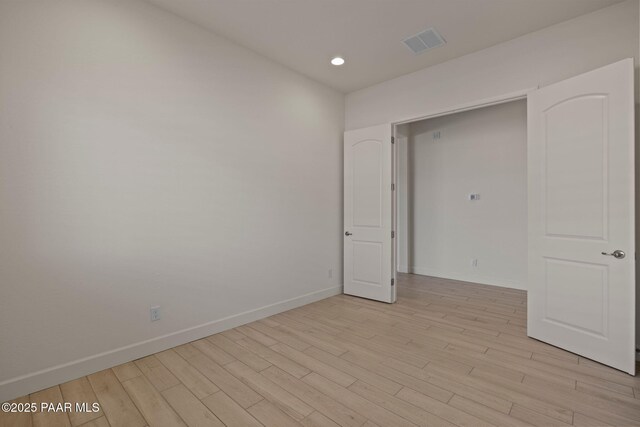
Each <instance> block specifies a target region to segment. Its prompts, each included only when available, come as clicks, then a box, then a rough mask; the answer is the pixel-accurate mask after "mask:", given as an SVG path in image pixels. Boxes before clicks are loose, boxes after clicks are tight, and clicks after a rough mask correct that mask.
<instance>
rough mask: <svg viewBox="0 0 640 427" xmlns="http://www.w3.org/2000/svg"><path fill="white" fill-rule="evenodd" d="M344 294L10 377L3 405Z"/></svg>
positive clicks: (320, 294) (296, 301)
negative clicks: (14, 399) (12, 400)
mask: <svg viewBox="0 0 640 427" xmlns="http://www.w3.org/2000/svg"><path fill="white" fill-rule="evenodd" d="M341 293H342V285H340V286H333V287H330V288H325V289H322V290H320V291H315V292H311V293H308V294H306V295H302V296H299V297H295V298H291V299H288V300H284V301H280V302H277V303H274V304H270V305H266V306H264V307H260V308H257V309H254V310H249V311H245V312H243V313H239V314H235V315H232V316H228V317H225V318H222V319H218V320H214V321H211V322H207V323H203V324H201V325H197V326H193V327H191V328H187V329H183V330H180V331H177V332H172V333H169V334H166V335H162V336H159V337H155V338H151V339H148V340H145V341H140V342H137V343H134V344H130V345H127V346H124V347H120V348H117V349H114V350H109V351H105V352H103V353H99V354H96V355H93V356H89V357H84V358H82V359H78V360H74V361H72V362H68V363H64V364H61V365H58V366H53V367H51V368H46V369H43V370H40V371H37V372H33V373H30V374H26V375H22V376H19V377H14V378H10V379H8V380H5V381H2V382H0V402H5V401H7V400H10V399H13V398H16V397H18V396H23V395H26V394H29V393H32V392H34V391H38V390H42V389H44V388H47V387H51V386H54V385H56V384H60V383H63V382H66V381H70V380H73V379H76V378H79V377H82V376H84V375H88V374H91V373H93V372H97V371H100V370H103V369H107V368H110V367H112V366H117V365H119V364H121V363H125V362H128V361H131V360H135V359H138V358H140V357H143V356H148V355H150V354H153V353H157V352H159V351H163V350H166V349H168V348H172V347H175V346H178V345H182V344H185V343H188V342H191V341H194V340H197V339H201V338H204V337H206V336H209V335H213V334H217V333H218V332H222V331H225V330H227V329H231V328H235V327H236V326H240V325H244V324H246V323H250V322H253V321H255V320H259V319H263V318H265V317H268V316H272V315H274V314H277V313H282V312H283V311H287V310H291V309H294V308H297V307H301V306H303V305H306V304H310V303H312V302H315V301H319V300H322V299H325V298H329V297H331V296H334V295H339V294H341Z"/></svg>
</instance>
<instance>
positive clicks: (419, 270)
mask: <svg viewBox="0 0 640 427" xmlns="http://www.w3.org/2000/svg"><path fill="white" fill-rule="evenodd" d="M408 270H409V273H411V274H419V275H421V276H431V277H438V278H440V279H451V280H459V281H461V282H471V283H480V284H481V285H491V286H499V287H501V288H509V289H520V290H523V291H526V290H527V287H526V286H525V285H524V284H523V283H520V282H517V281H514V280H509V279H501V278H499V277H490V276H479V275H475V274H465V273H456V272H442V271H436V270H431V269H429V268H424V267H409V268H408Z"/></svg>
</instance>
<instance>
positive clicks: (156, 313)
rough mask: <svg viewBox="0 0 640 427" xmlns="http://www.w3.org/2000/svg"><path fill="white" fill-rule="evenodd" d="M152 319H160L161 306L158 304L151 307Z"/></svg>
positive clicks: (153, 320)
mask: <svg viewBox="0 0 640 427" xmlns="http://www.w3.org/2000/svg"><path fill="white" fill-rule="evenodd" d="M150 313H151V321H152V322H155V321H156V320H160V306H159V305H156V306H155V307H151V310H150Z"/></svg>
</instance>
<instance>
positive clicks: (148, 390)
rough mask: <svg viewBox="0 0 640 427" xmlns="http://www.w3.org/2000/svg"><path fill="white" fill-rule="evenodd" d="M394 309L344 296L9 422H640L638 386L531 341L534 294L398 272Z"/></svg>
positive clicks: (105, 381)
mask: <svg viewBox="0 0 640 427" xmlns="http://www.w3.org/2000/svg"><path fill="white" fill-rule="evenodd" d="M398 294H399V297H398V302H397V303H396V304H393V305H387V304H383V303H376V302H372V301H368V300H363V299H359V298H354V297H349V296H344V295H341V296H336V297H332V298H329V299H326V300H323V301H320V302H317V303H314V304H310V305H307V306H305V307H301V308H298V309H295V310H291V311H289V312H286V313H283V314H279V315H275V316H272V317H269V318H267V319H264V320H261V321H258V322H254V323H251V324H249V325H245V326H242V327H239V328H236V329H233V330H230V331H227V332H223V333H221V334H217V335H213V336H210V337H208V338H206V339H202V340H199V341H195V342H192V343H189V344H186V345H183V346H180V347H176V348H173V349H170V350H167V351H164V352H161V353H157V354H155V355H152V356H149V357H145V358H143V359H140V360H136V361H134V362H130V363H126V364H124V365H120V366H116V367H114V368H112V369H107V370H105V371H102V372H98V373H95V374H93V375H89V376H87V377H83V378H80V379H77V380H75V381H71V382H68V383H65V384H60V385H59V386H55V387H52V388H49V389H47V390H42V391H40V392H37V393H33V394H31V395H30V396H25V397H23V398H21V399H18V400H19V401H24V402H28V401H29V400H30V401H32V402H41V401H44V402H57V401H71V402H75V401H79V402H94V401H96V400H97V401H98V402H100V405H101V408H102V409H101V411H100V412H99V413H96V414H77V415H76V414H73V413H72V414H64V413H59V414H43V413H37V414H33V415H29V414H23V415H19V416H15V417H13V418H11V417H9V416H8V415H7V414H2V413H0V425H2V426H7V425H32V424H33V425H35V426H40V425H47V426H49V425H56V426H57V425H73V426H77V425H83V426H109V425H111V426H127V427H136V426H145V425H149V426H182V425H188V426H223V425H227V426H260V425H265V426H274V427H286V426H289V425H305V426H336V425H341V426H362V425H364V426H366V427H373V426H376V425H378V426H393V427H396V426H405V425H406V426H413V425H420V426H490V425H495V426H518V425H538V426H564V425H576V426H577V425H583V426H604V425H623V426H631V425H640V379H637V378H634V377H631V376H629V375H627V374H625V373H622V372H619V371H616V370H614V369H611V368H607V367H605V366H602V365H599V364H597V363H594V362H592V361H589V360H586V359H583V358H581V357H578V356H576V355H574V354H571V353H568V352H565V351H563V350H560V349H557V348H555V347H552V346H549V345H546V344H543V343H541V342H538V341H535V340H532V339H529V338H527V337H526V328H525V325H526V321H525V320H526V293H525V292H522V291H517V290H511V289H504V288H497V287H490V286H483V285H476V284H470V283H462V282H456V281H450V280H443V279H435V278H429V277H424V276H414V275H401V277H400V280H399V283H398Z"/></svg>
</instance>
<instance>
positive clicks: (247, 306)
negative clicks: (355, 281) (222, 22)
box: [0, 0, 344, 401]
mask: <svg viewBox="0 0 640 427" xmlns="http://www.w3.org/2000/svg"><path fill="white" fill-rule="evenodd" d="M343 130H344V97H343V95H341V94H340V93H338V92H336V91H334V90H331V89H329V88H326V87H324V86H322V85H320V84H318V83H316V82H314V81H311V80H309V79H307V78H305V77H303V76H301V75H299V74H296V73H294V72H292V71H290V70H288V69H286V68H284V67H282V66H280V65H277V64H275V63H273V62H270V61H268V60H266V59H264V58H263V57H261V56H259V55H257V54H255V53H252V52H250V51H248V50H245V49H243V48H240V47H238V46H236V45H233V44H231V43H229V42H227V41H225V40H223V39H221V38H219V37H217V36H215V35H213V34H211V33H209V32H207V31H205V30H203V29H200V28H199V27H197V26H195V25H193V24H191V23H188V22H186V21H184V20H182V19H180V18H178V17H176V16H174V15H171V14H169V13H166V12H164V11H162V10H160V9H158V8H156V7H155V6H152V5H149V4H147V3H144V2H140V1H134V0H129V1H117V0H116V1H102V0H58V1H49V0H41V1H37V0H30V1H3V2H0V242H2V244H1V245H0V283H1V285H0V325H1V327H0V401H2V400H4V399H3V398H8V397H11V396H10V395H11V394H12V393H15V392H17V391H20V392H26V391H31V390H28V388H29V387H31V388H33V387H42V386H45V385H47V384H46V383H47V382H52V381H60V380H63V379H64V378H65V376H74V375H75V376H77V375H79V374H83V373H85V372H84V371H83V369H84V370H86V369H97V368H104V367H105V366H102V365H104V364H105V363H112V362H114V361H116V360H118V358H121V357H125V356H123V354H124V353H117V352H116V354H115V355H112V357H111V356H110V357H111V358H110V359H109V358H107V359H108V360H107V359H100V360H101V361H98V362H96V363H93V364H91V363H89V364H85V365H82V366H84V368H79V369H78V370H73V369H71V370H65V369H66V368H65V367H64V366H62V365H64V364H67V363H72V364H73V362H74V361H78V360H79V359H82V358H91V357H93V356H95V355H101V357H102V356H105V355H107V356H108V355H109V354H111V353H110V352H111V351H113V350H117V349H121V348H122V347H124V346H132V345H135V344H139V343H141V342H142V343H143V346H142V347H141V348H139V349H137V350H135V349H134V350H131V348H129V349H128V350H127V349H125V350H123V351H125V353H127V351H128V353H127V354H128V355H129V356H130V355H135V354H137V353H136V352H138V353H139V352H140V351H144V350H145V349H146V350H149V349H159V348H158V347H160V348H161V347H163V346H166V345H167V344H168V343H176V342H179V341H180V340H182V339H185V338H191V339H193V338H194V335H197V334H198V333H201V332H198V330H195V331H191V335H189V334H187V335H178V336H174V337H173V340H164V341H162V340H161V341H159V342H156V343H155V344H154V343H153V342H152V343H151V344H149V342H147V341H146V340H153V339H154V338H158V337H163V336H165V335H167V334H172V333H175V332H178V331H184V330H187V329H189V328H193V327H196V326H198V325H207V324H208V323H209V322H212V321H215V320H218V319H223V318H226V317H228V316H233V315H237V314H241V313H245V312H247V311H250V310H254V309H257V308H260V307H264V306H268V305H270V304H275V303H279V302H282V301H287V300H290V299H292V298H297V297H301V296H304V295H308V294H313V295H318V296H321V295H325V294H324V293H323V291H327V292H335V291H339V289H340V285H341V279H340V278H341V277H342V270H341V265H342V234H341V230H342V225H341V221H342V220H341V216H342V215H341V212H342V172H341V171H342V134H343ZM328 269H333V276H332V278H329V275H328ZM314 293H315V294H314ZM152 305H160V306H161V307H162V309H161V310H162V320H160V321H158V322H154V323H151V322H150V321H149V307H150V306H152ZM205 329H206V328H205ZM165 338H166V337H165ZM145 342H146V344H145ZM147 344H149V345H147ZM145 345H146V347H145ZM105 357H106V356H105ZM55 367H59V368H61V369H62V371H60V372H62V373H60V375H57V376H56V375H53V376H48V377H46V375H45V377H46V378H45V377H42V379H40V380H38V379H37V378H36V379H35V380H33V378H32V380H33V381H32V382H29V381H31V380H29V378H30V377H29V375H30V374H33V373H34V372H36V371H40V370H45V374H46V373H47V372H49V371H47V370H49V369H50V368H55ZM54 371H55V369H54ZM25 375H26V376H27V379H26V380H25V379H24V378H22V379H20V378H18V382H17V383H16V382H15V381H14V380H15V379H16V378H17V377H21V376H25ZM36 377H37V376H36ZM66 379H70V378H66ZM21 381H22V382H21ZM25 381H26V382H25ZM16 384H17V385H16ZM20 384H22V386H24V387H22V386H21V385H20ZM25 384H27V385H26V386H25ZM25 387H26V389H25Z"/></svg>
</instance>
